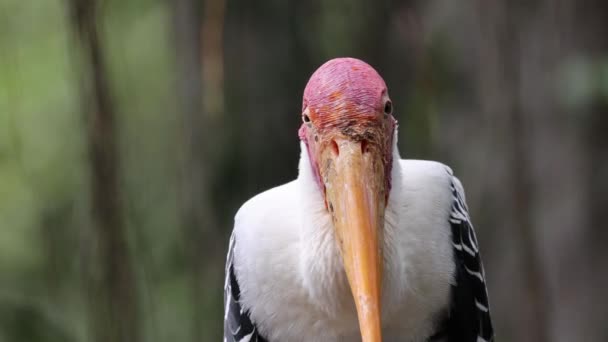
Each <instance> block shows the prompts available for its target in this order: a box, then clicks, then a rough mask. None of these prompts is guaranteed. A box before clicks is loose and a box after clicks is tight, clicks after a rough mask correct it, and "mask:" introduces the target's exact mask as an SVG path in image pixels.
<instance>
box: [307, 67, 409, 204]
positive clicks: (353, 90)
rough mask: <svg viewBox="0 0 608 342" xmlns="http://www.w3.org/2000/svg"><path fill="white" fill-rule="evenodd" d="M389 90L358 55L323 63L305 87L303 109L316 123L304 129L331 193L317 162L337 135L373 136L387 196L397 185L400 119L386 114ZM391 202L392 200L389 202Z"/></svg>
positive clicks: (370, 138)
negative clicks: (393, 180)
mask: <svg viewBox="0 0 608 342" xmlns="http://www.w3.org/2000/svg"><path fill="white" fill-rule="evenodd" d="M386 93H387V88H386V84H385V83H384V80H383V79H382V77H380V75H379V74H378V73H377V72H376V70H374V69H373V68H372V67H371V66H370V65H368V64H367V63H365V62H363V61H361V60H358V59H354V58H336V59H332V60H330V61H328V62H326V63H325V64H323V65H322V66H321V67H319V69H317V70H316V71H315V72H314V73H313V75H312V76H311V77H310V80H309V81H308V84H307V85H306V88H305V89H304V98H303V101H302V111H305V110H308V116H309V118H310V122H308V123H306V122H304V123H303V124H302V126H301V127H300V129H299V131H298V135H299V137H300V139H301V140H302V141H303V142H304V143H305V144H306V148H307V150H308V155H309V157H310V161H311V167H312V168H313V172H314V174H315V175H316V180H317V183H318V185H319V187H320V189H321V190H322V191H323V193H325V185H324V184H323V181H322V179H321V175H320V171H319V164H318V160H317V156H318V153H317V152H318V149H319V148H321V147H322V146H323V144H324V143H327V141H323V139H324V138H328V137H331V136H333V135H335V134H341V135H346V136H349V137H351V138H352V139H354V140H368V141H370V142H372V143H375V144H377V145H378V146H379V148H380V149H381V151H382V154H383V156H382V161H383V163H384V169H385V173H384V174H385V180H386V189H387V191H386V194H387V195H386V196H387V200H388V194H389V192H390V188H391V170H392V165H393V160H392V159H393V158H392V157H393V154H392V148H393V133H394V131H395V127H396V125H397V121H396V120H395V118H394V117H393V116H392V115H385V114H384V113H383V111H384V105H385V101H386V98H387V97H386ZM386 203H388V201H387V202H386Z"/></svg>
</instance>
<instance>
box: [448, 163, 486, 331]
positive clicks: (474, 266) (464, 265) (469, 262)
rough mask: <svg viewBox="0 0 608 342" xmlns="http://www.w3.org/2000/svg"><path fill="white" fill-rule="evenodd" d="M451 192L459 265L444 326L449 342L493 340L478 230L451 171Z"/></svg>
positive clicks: (455, 253) (451, 216)
mask: <svg viewBox="0 0 608 342" xmlns="http://www.w3.org/2000/svg"><path fill="white" fill-rule="evenodd" d="M448 172H449V174H450V176H451V177H452V181H451V191H452V197H453V202H452V210H451V213H450V218H449V220H450V225H451V228H452V243H453V246H454V261H455V263H456V265H455V266H456V270H455V273H456V277H455V278H456V279H455V280H456V281H455V284H454V285H452V289H451V305H450V309H449V313H448V315H447V319H446V320H445V325H444V329H443V331H444V334H445V335H444V334H442V335H444V336H446V337H447V341H450V342H455V341H458V342H468V341H475V342H482V341H488V342H489V341H494V331H493V328H492V320H491V317H490V306H489V303H488V293H487V289H486V283H485V275H484V270H483V264H482V262H481V256H480V254H479V248H478V245H477V238H476V236H475V230H474V229H473V225H472V224H471V220H470V218H469V213H468V208H467V205H466V202H465V199H464V192H463V190H462V187H461V185H460V182H459V181H458V179H456V178H455V177H454V176H453V175H452V172H451V170H448Z"/></svg>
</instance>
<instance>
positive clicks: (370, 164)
mask: <svg viewBox="0 0 608 342" xmlns="http://www.w3.org/2000/svg"><path fill="white" fill-rule="evenodd" d="M335 141H336V146H334V147H337V149H336V148H334V151H333V152H332V153H331V155H326V158H330V159H331V163H328V164H331V166H330V167H328V169H327V170H326V171H327V179H326V182H325V184H326V199H327V201H328V204H327V205H328V207H329V210H330V211H331V213H332V215H333V218H334V227H335V234H336V237H337V240H338V241H339V244H340V250H341V252H342V258H343V262H344V268H345V270H346V275H347V277H348V282H349V285H350V288H351V291H352V294H353V297H354V300H355V305H356V308H357V315H358V318H359V328H360V330H361V338H362V341H363V342H381V341H382V324H381V320H380V312H381V308H380V298H381V289H382V265H383V262H382V250H381V244H379V242H380V241H382V228H383V222H384V202H385V196H384V171H383V169H382V167H381V165H382V160H381V157H380V155H379V153H376V151H373V150H372V151H369V152H367V151H363V149H364V147H362V146H361V143H359V142H354V141H351V140H349V139H346V138H345V139H340V140H335Z"/></svg>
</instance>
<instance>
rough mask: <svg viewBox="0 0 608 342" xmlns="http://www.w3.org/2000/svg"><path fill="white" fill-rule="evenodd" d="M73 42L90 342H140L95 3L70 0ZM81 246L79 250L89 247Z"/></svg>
mask: <svg viewBox="0 0 608 342" xmlns="http://www.w3.org/2000/svg"><path fill="white" fill-rule="evenodd" d="M68 3H69V10H70V14H71V19H72V25H73V31H74V33H75V35H76V37H77V42H78V43H79V45H80V46H79V47H80V49H79V54H78V56H79V57H80V58H79V62H80V63H81V66H82V69H81V70H80V71H81V74H82V75H83V79H82V84H81V85H82V104H81V105H82V108H83V112H84V114H85V120H86V123H87V141H88V156H89V161H90V168H89V169H90V172H91V173H90V184H91V189H90V195H91V214H92V226H93V241H94V242H93V243H92V246H93V247H94V250H95V252H96V253H94V255H93V257H92V258H91V259H90V260H91V261H92V262H91V263H90V264H88V265H85V267H86V268H87V273H88V276H87V279H86V280H85V281H86V283H87V289H88V293H87V295H88V300H89V305H90V314H91V317H90V318H91V320H92V329H93V332H94V340H96V341H99V342H107V341H118V342H122V341H124V342H137V341H139V340H140V330H139V325H140V324H139V323H140V322H139V317H138V300H137V290H136V285H135V276H134V274H133V269H132V265H131V258H130V254H129V248H128V243H127V241H126V236H125V235H126V232H125V223H124V218H123V208H122V204H121V191H120V186H119V169H120V167H119V159H120V158H119V155H118V149H117V146H116V141H117V140H116V139H117V134H116V122H115V112H114V105H113V103H112V98H111V94H110V85H109V82H108V79H107V74H108V73H107V70H106V61H105V58H104V55H103V51H104V50H103V44H102V37H101V35H100V34H99V23H98V9H99V4H98V3H97V1H95V0H70V1H69V2H68ZM92 246H86V247H84V248H88V247H92Z"/></svg>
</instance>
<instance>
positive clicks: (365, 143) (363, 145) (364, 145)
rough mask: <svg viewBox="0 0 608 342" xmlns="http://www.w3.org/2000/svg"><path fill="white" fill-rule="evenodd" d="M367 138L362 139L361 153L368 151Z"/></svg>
mask: <svg viewBox="0 0 608 342" xmlns="http://www.w3.org/2000/svg"><path fill="white" fill-rule="evenodd" d="M367 144H368V143H367V140H363V141H361V153H366V152H367Z"/></svg>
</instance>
